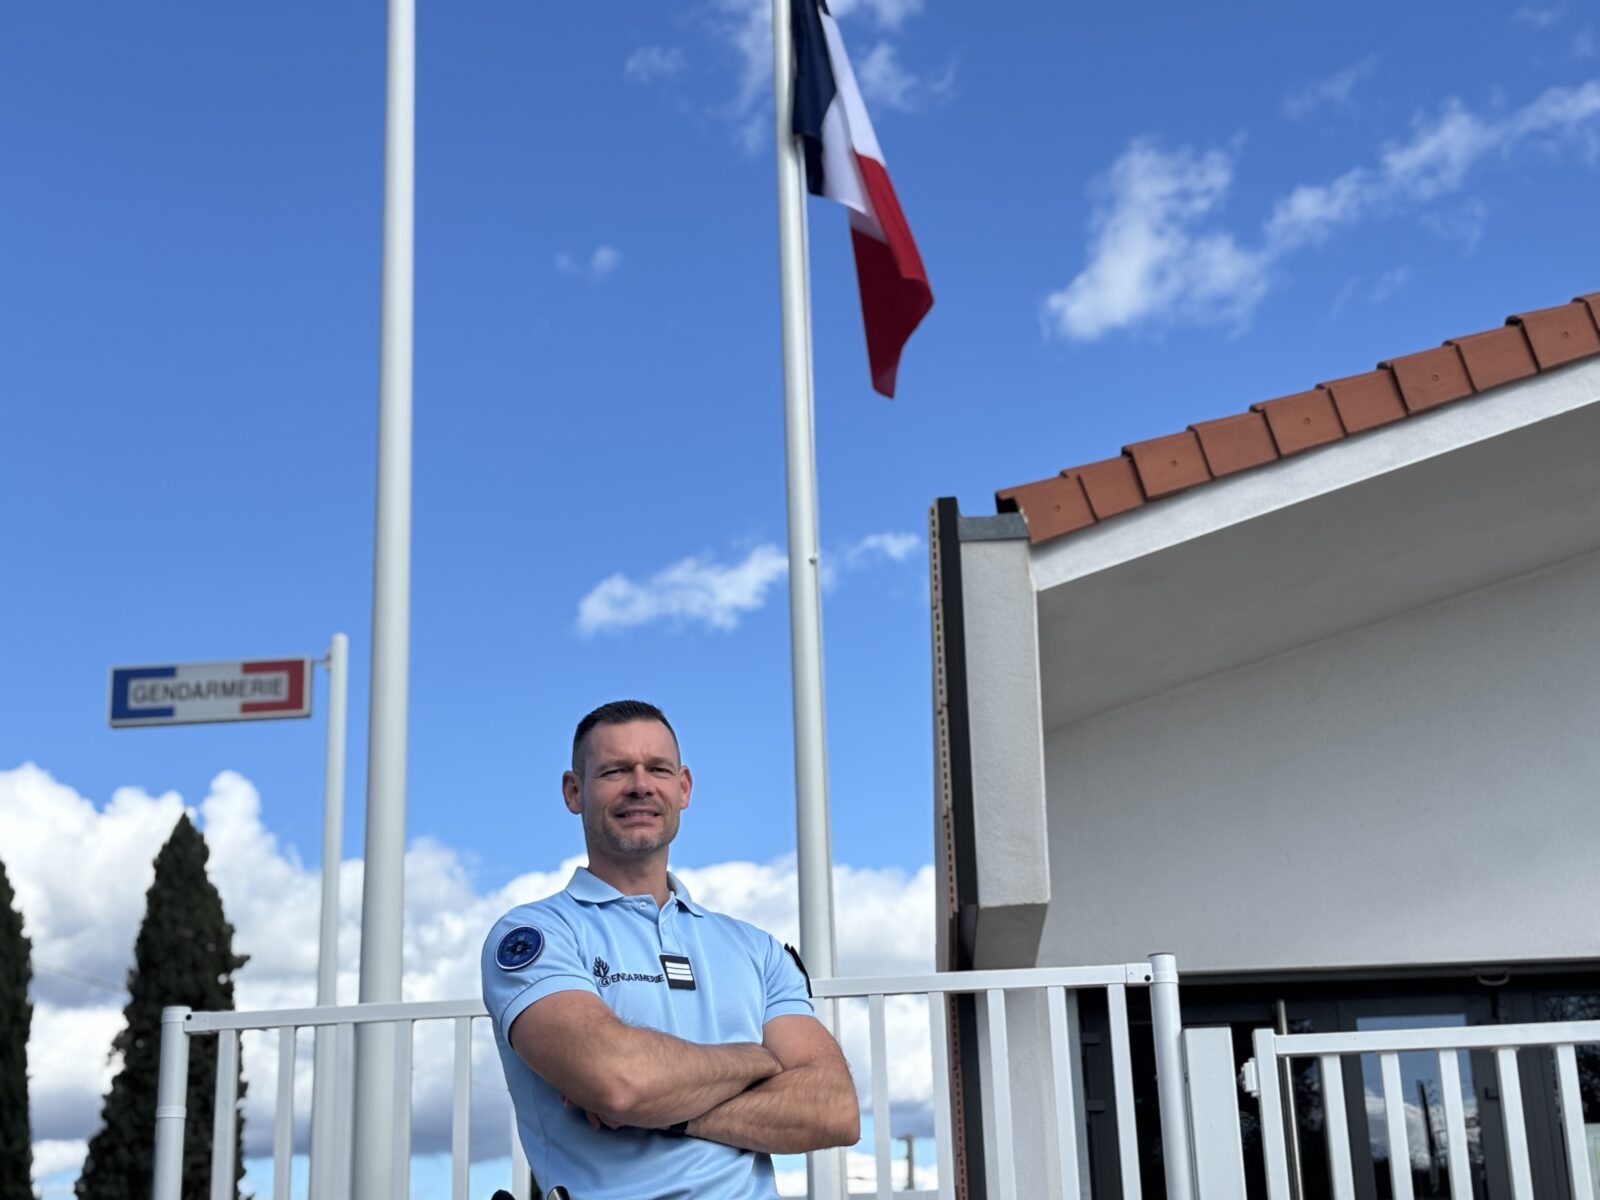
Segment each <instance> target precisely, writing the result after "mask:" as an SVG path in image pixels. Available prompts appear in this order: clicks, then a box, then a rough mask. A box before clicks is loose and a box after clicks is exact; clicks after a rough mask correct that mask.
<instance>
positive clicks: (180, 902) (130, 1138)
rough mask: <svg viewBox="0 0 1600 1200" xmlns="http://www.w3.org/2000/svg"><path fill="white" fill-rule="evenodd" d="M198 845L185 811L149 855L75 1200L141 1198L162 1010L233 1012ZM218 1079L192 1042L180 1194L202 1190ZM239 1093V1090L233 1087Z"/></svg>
mask: <svg viewBox="0 0 1600 1200" xmlns="http://www.w3.org/2000/svg"><path fill="white" fill-rule="evenodd" d="M208 857H209V855H208V853H207V850H206V844H205V840H204V839H203V838H202V837H201V836H200V833H199V831H198V830H196V829H195V827H194V826H193V825H192V824H190V822H189V817H188V815H187V814H185V815H184V816H183V817H181V818H180V819H179V820H178V824H177V827H176V828H175V829H173V831H172V836H171V837H170V838H168V839H167V844H166V845H165V846H163V847H162V848H161V852H160V853H159V854H157V855H156V873H155V881H154V882H153V883H152V884H151V885H150V890H149V891H148V892H147V893H146V894H145V913H144V923H143V924H142V925H140V927H139V938H138V941H137V942H136V943H135V944H134V950H133V967H132V969H131V970H130V971H129V972H128V1006H127V1008H126V1009H124V1016H125V1017H126V1019H127V1025H126V1026H125V1027H124V1028H123V1030H122V1032H121V1033H119V1034H118V1035H117V1038H116V1041H114V1042H113V1043H112V1049H113V1051H115V1052H116V1053H119V1054H121V1056H122V1067H121V1069H120V1070H119V1071H118V1072H117V1074H116V1077H115V1078H114V1079H112V1081H111V1091H110V1092H109V1093H108V1094H107V1096H106V1101H105V1107H104V1108H103V1109H102V1110H101V1126H100V1130H99V1132H97V1133H96V1134H95V1135H94V1137H93V1138H92V1139H91V1140H90V1142H89V1153H88V1156H87V1157H86V1158H85V1159H84V1163H83V1174H82V1175H81V1176H80V1177H79V1178H78V1185H77V1194H78V1197H79V1200H148V1197H149V1196H150V1184H151V1172H152V1171H153V1170H154V1167H155V1127H156V1082H157V1079H158V1077H159V1074H160V1063H161V1010H162V1009H163V1008H165V1007H167V1006H168V1005H173V1004H184V1005H188V1006H189V1007H190V1008H192V1009H194V1010H195V1011H197V1012H216V1011H219V1010H226V1009H231V1008H232V1007H233V973H234V972H235V971H237V970H238V969H239V968H240V967H242V966H244V964H245V962H246V958H245V956H244V955H240V954H235V953H234V952H233V926H232V925H230V924H228V921H227V919H226V918H225V917H224V916H223V913H222V897H221V896H219V895H218V894H217V890H216V888H214V887H213V886H212V885H211V880H210V879H208V878H207V877H206V859H207V858H208ZM216 1083H217V1039H216V1038H215V1037H211V1036H204V1037H196V1038H191V1039H190V1042H189V1089H188V1099H187V1104H188V1121H187V1123H186V1125H185V1131H184V1139H183V1189H182V1194H183V1195H184V1196H186V1197H187V1196H205V1195H208V1194H209V1179H210V1172H211V1113H212V1106H213V1103H214V1096H215V1094H216ZM240 1094H241V1095H243V1088H242V1087H241V1088H240ZM243 1124H244V1123H243V1121H242V1120H241V1121H240V1123H239V1143H238V1145H236V1146H235V1148H234V1162H235V1164H236V1169H235V1183H234V1194H235V1195H237V1194H238V1178H239V1177H240V1176H242V1175H243V1173H244V1155H243V1153H242V1147H243Z"/></svg>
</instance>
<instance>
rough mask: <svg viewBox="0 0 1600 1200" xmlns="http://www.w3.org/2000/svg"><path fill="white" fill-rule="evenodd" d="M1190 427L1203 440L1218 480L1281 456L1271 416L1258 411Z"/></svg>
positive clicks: (1207, 457) (1212, 469)
mask: <svg viewBox="0 0 1600 1200" xmlns="http://www.w3.org/2000/svg"><path fill="white" fill-rule="evenodd" d="M1189 428H1190V429H1192V430H1194V432H1195V436H1196V437H1198V438H1199V439H1200V449H1201V450H1203V451H1205V456H1206V463H1207V464H1208V465H1209V466H1210V467H1211V474H1212V475H1214V476H1216V477H1217V478H1218V479H1220V478H1222V476H1224V475H1232V474H1233V473H1234V472H1235V471H1243V470H1245V469H1246V468H1249V467H1259V466H1260V465H1261V464H1262V463H1269V462H1272V461H1273V460H1274V459H1276V458H1277V457H1278V447H1277V444H1276V443H1275V442H1274V441H1273V440H1272V433H1271V431H1270V430H1268V429H1267V419H1266V417H1264V416H1262V415H1261V414H1260V413H1258V412H1247V413H1237V414H1235V415H1234V416H1231V417H1219V418H1217V419H1216V420H1215V421H1201V422H1199V423H1197V424H1194V425H1191V426H1189Z"/></svg>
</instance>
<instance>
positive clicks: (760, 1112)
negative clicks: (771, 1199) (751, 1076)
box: [688, 1064, 861, 1154]
mask: <svg viewBox="0 0 1600 1200" xmlns="http://www.w3.org/2000/svg"><path fill="white" fill-rule="evenodd" d="M860 1119H861V1118H860V1113H859V1112H858V1110H857V1108H856V1100H855V1092H854V1089H853V1088H852V1087H851V1086H850V1082H849V1076H848V1075H843V1076H842V1078H841V1073H840V1072H839V1071H838V1070H837V1069H836V1068H834V1067H833V1066H831V1065H824V1064H808V1065H806V1066H801V1067H795V1068H793V1069H792V1070H788V1071H784V1072H783V1073H782V1074H781V1075H775V1076H773V1077H772V1078H771V1079H767V1080H764V1081H763V1082H760V1083H757V1084H755V1085H753V1086H752V1087H750V1088H748V1089H747V1090H745V1091H743V1092H741V1093H739V1094H738V1095H737V1096H733V1097H731V1098H729V1099H728V1100H725V1101H723V1102H722V1103H721V1104H719V1105H717V1106H716V1107H715V1108H713V1109H711V1110H710V1111H709V1112H707V1113H705V1114H704V1115H702V1116H699V1117H696V1118H694V1119H693V1120H691V1121H690V1122H689V1127H688V1133H689V1134H690V1135H691V1136H693V1137H699V1138H705V1139H706V1140H707V1141H712V1142H721V1143H722V1144H723V1145H725V1146H735V1147H737V1148H739V1149H741V1150H754V1151H757V1152H758V1153H762V1154H803V1153H806V1152H807V1151H810V1150H823V1149H826V1148H828V1147H830V1146H853V1145H855V1143H856V1141H857V1140H859V1138H860V1136H861V1126H860Z"/></svg>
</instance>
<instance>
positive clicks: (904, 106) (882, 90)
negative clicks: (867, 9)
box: [855, 40, 956, 112]
mask: <svg viewBox="0 0 1600 1200" xmlns="http://www.w3.org/2000/svg"><path fill="white" fill-rule="evenodd" d="M855 68H856V82H857V83H859V84H860V85H861V94H862V96H863V97H864V98H865V99H866V101H867V103H868V104H870V105H878V106H881V107H883V108H893V109H896V110H898V111H900V112H915V111H917V110H918V109H919V108H922V107H924V106H925V105H926V104H928V103H929V102H931V101H940V100H944V99H946V98H948V97H949V95H950V92H951V90H952V89H953V88H954V87H955V74H956V68H955V64H954V63H953V62H952V63H950V64H949V65H948V66H946V67H945V68H944V70H942V71H940V72H939V73H937V74H934V75H919V74H917V73H915V72H912V71H908V70H906V69H905V68H904V67H903V66H901V65H900V54H899V51H898V49H897V48H896V47H895V44H894V43H893V42H890V41H887V40H885V41H880V42H878V43H877V44H876V45H874V46H873V47H872V49H871V50H869V51H867V53H866V56H865V57H863V58H861V59H859V60H857V62H856V64H855Z"/></svg>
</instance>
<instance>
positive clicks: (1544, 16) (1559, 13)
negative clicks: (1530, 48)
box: [1511, 4, 1567, 29]
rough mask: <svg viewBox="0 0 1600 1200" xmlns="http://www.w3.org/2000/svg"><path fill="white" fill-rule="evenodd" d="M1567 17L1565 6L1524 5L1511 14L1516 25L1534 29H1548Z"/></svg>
mask: <svg viewBox="0 0 1600 1200" xmlns="http://www.w3.org/2000/svg"><path fill="white" fill-rule="evenodd" d="M1566 15H1567V6H1566V5H1565V4H1547V5H1538V4H1524V5H1523V6H1522V7H1521V8H1518V9H1517V10H1516V11H1515V12H1513V13H1512V14H1511V19H1512V21H1514V22H1516V23H1517V24H1518V25H1531V26H1532V27H1533V28H1535V29H1549V28H1550V27H1551V26H1552V25H1557V24H1559V23H1560V22H1561V19H1562V18H1563V17H1565V16H1566Z"/></svg>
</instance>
